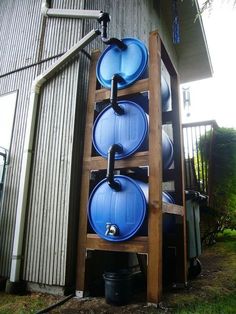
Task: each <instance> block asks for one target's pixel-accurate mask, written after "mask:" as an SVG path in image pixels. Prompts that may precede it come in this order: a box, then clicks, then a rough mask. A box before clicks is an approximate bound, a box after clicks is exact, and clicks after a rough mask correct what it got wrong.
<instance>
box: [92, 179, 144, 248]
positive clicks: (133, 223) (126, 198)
mask: <svg viewBox="0 0 236 314" xmlns="http://www.w3.org/2000/svg"><path fill="white" fill-rule="evenodd" d="M114 179H115V181H119V183H120V184H121V191H119V192H117V191H115V190H113V189H111V188H110V186H109V185H108V183H107V181H106V179H105V180H102V181H101V182H100V183H99V184H98V185H97V186H96V187H95V188H94V190H93V191H92V193H91V195H90V198H89V202H88V218H89V222H90V224H91V227H92V228H93V230H94V231H95V232H96V233H97V234H98V235H99V236H100V237H101V238H103V239H105V240H108V241H113V242H120V241H125V240H127V239H129V238H131V237H132V236H134V235H135V234H136V232H137V231H138V230H139V228H140V227H141V225H142V224H143V221H144V218H145V215H146V207H147V204H146V200H145V196H144V194H143V192H142V190H141V188H140V187H139V186H138V184H137V183H136V182H135V181H134V180H133V179H131V178H129V177H126V176H122V175H116V176H115V177H114ZM107 224H111V225H115V226H117V227H118V231H119V232H118V234H117V235H109V234H107V235H106V231H107Z"/></svg>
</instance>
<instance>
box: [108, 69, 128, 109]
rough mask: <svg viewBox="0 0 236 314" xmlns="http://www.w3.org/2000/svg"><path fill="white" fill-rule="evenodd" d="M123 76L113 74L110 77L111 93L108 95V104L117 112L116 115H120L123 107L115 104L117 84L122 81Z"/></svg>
mask: <svg viewBox="0 0 236 314" xmlns="http://www.w3.org/2000/svg"><path fill="white" fill-rule="evenodd" d="M122 81H123V78H122V77H121V76H120V75H119V74H115V75H113V77H112V79H111V95H110V104H111V106H112V108H113V110H114V111H115V112H116V113H117V114H118V115H122V114H124V113H125V112H124V109H123V108H121V107H120V106H119V105H118V104H117V84H118V83H120V82H122Z"/></svg>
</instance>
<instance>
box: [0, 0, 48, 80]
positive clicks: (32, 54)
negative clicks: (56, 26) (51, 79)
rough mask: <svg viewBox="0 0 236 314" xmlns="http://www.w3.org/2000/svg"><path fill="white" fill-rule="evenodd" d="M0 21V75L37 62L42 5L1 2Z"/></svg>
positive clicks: (26, 0) (36, 3) (24, 2)
mask: <svg viewBox="0 0 236 314" xmlns="http://www.w3.org/2000/svg"><path fill="white" fill-rule="evenodd" d="M0 18H1V27H0V42H1V48H0V49H1V53H0V56H1V57H0V74H4V73H8V72H10V71H14V70H16V69H18V68H21V67H23V66H26V65H29V64H33V63H35V62H37V59H38V46H39V41H40V33H41V26H42V20H43V18H42V16H41V1H38V0H34V1H32V0H23V1H15V0H1V1H0Z"/></svg>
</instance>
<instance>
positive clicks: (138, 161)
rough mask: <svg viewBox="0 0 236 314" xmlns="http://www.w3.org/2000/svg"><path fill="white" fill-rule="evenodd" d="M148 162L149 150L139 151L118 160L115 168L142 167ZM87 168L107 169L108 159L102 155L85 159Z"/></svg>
mask: <svg viewBox="0 0 236 314" xmlns="http://www.w3.org/2000/svg"><path fill="white" fill-rule="evenodd" d="M147 164H148V152H146V151H145V152H138V153H136V154H134V155H133V156H132V157H129V158H126V159H121V160H116V162H115V168H116V169H123V168H132V167H141V166H146V165H147ZM85 167H86V169H90V170H102V169H107V159H106V158H102V157H100V156H97V157H91V158H88V159H87V160H86V161H85Z"/></svg>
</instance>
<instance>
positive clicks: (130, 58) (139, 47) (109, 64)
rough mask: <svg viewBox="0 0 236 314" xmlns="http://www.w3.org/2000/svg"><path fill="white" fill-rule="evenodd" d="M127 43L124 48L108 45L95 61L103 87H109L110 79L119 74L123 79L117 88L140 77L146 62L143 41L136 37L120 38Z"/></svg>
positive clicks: (145, 50)
mask: <svg viewBox="0 0 236 314" xmlns="http://www.w3.org/2000/svg"><path fill="white" fill-rule="evenodd" d="M122 42H124V43H125V44H126V45H127V48H126V49H124V50H121V49H119V48H118V47H117V46H116V45H110V46H108V47H107V48H106V49H105V50H104V52H103V53H102V54H101V56H100V58H99V60H98V63H97V69H96V72H97V79H98V81H99V82H100V83H101V85H102V86H104V87H105V88H109V89H110V88H111V79H112V77H113V75H114V74H119V75H120V76H121V77H122V78H123V81H122V82H121V83H118V86H117V87H118V89H121V88H126V87H128V86H129V85H131V84H133V83H134V82H135V81H137V80H138V79H140V78H141V77H142V75H143V74H144V73H145V71H146V69H147V64H148V51H147V48H146V46H145V45H144V43H143V42H141V41H140V40H138V39H136V38H124V39H122Z"/></svg>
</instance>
